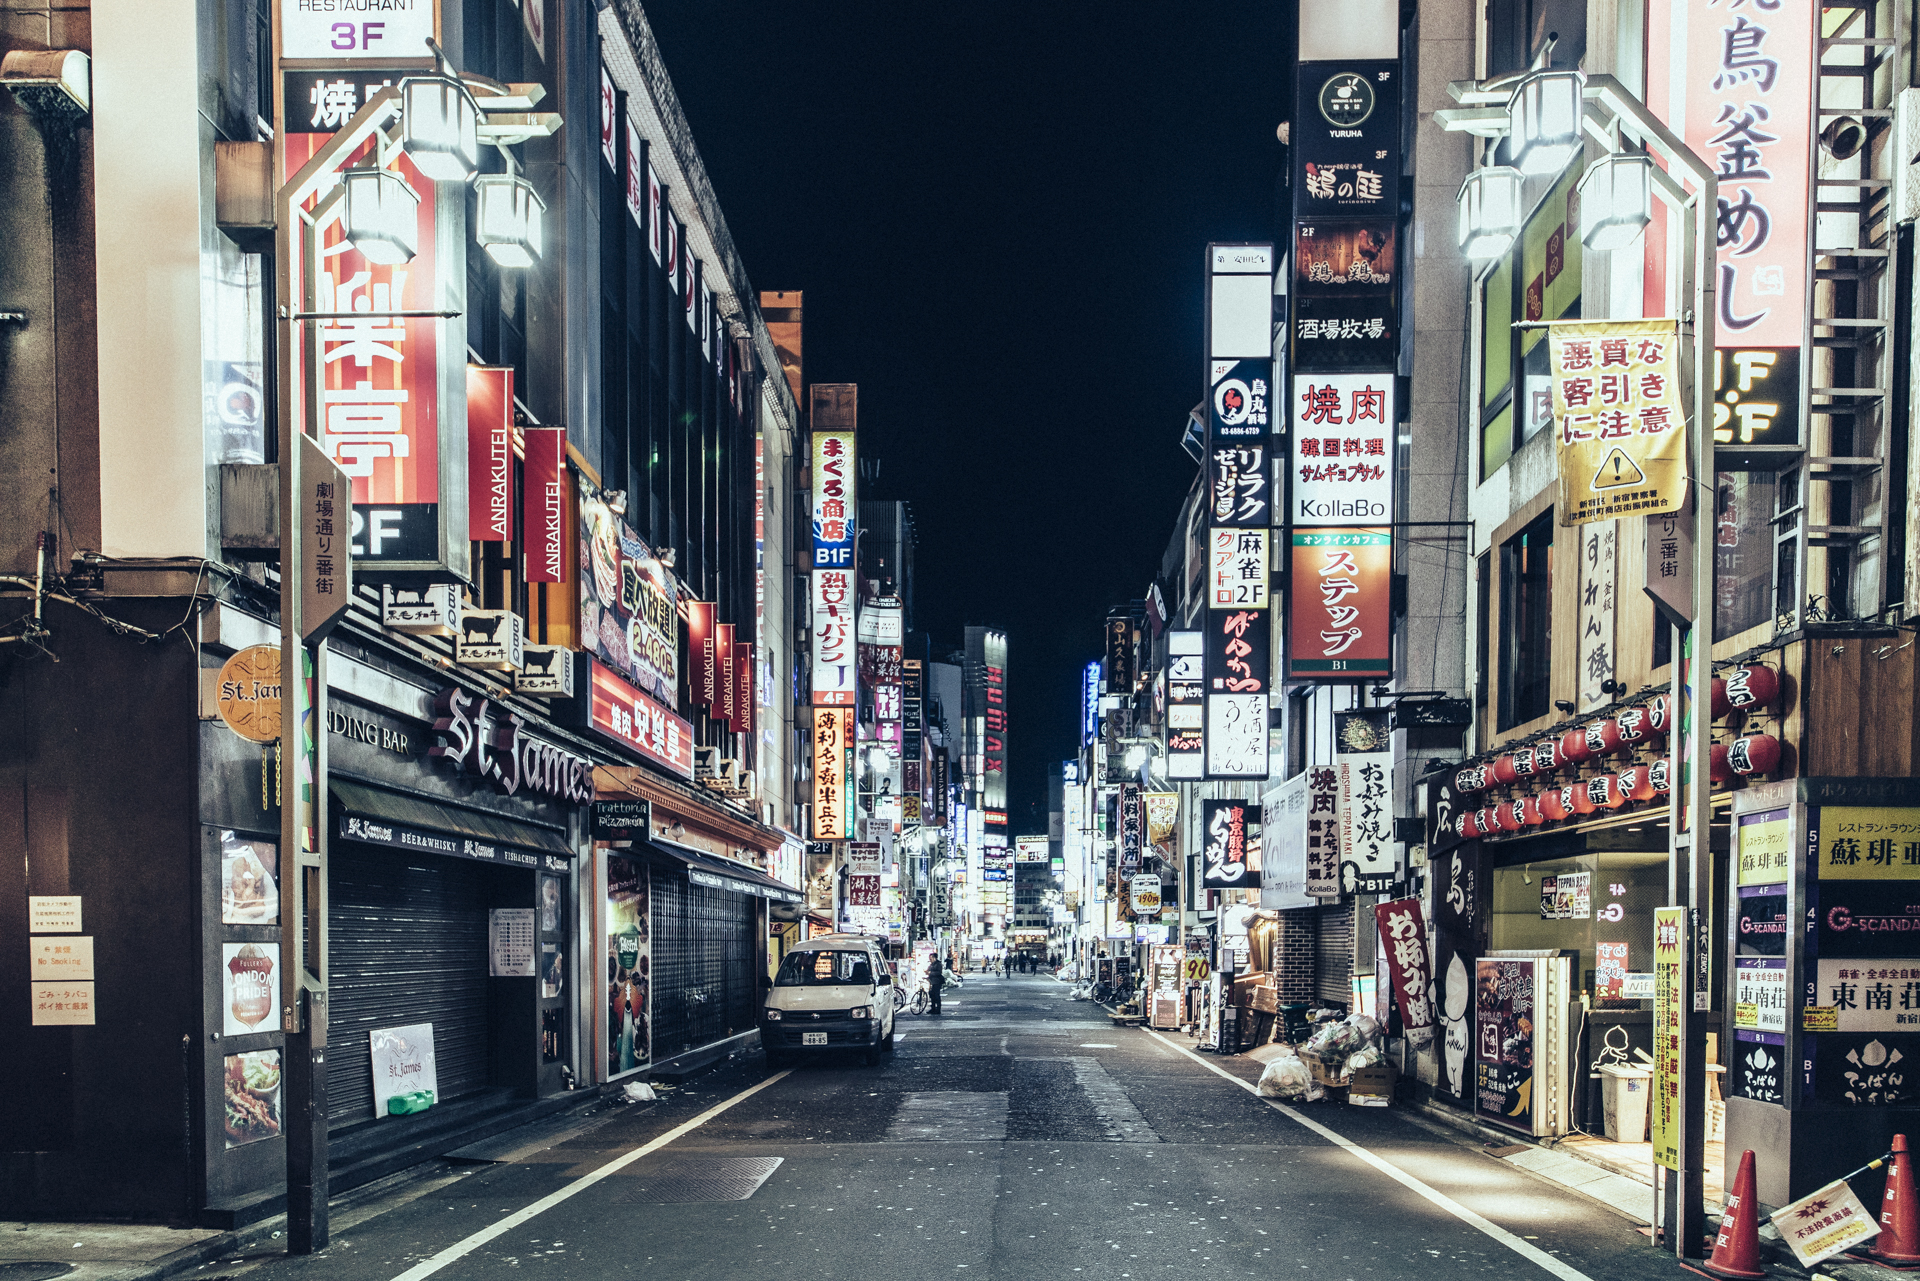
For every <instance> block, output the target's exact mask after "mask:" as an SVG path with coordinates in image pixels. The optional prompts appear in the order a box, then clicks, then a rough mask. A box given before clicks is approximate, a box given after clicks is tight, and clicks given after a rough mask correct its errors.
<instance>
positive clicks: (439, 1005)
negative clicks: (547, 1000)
mask: <svg viewBox="0 0 1920 1281" xmlns="http://www.w3.org/2000/svg"><path fill="white" fill-rule="evenodd" d="M328 862H329V866H328V882H329V883H328V891H329V894H328V897H329V900H330V904H331V906H330V909H329V912H328V916H327V920H328V924H329V925H330V926H331V930H332V934H331V938H330V940H329V942H330V948H329V950H330V956H329V958H328V959H329V961H330V962H331V968H332V979H333V982H332V987H331V992H330V994H329V999H328V1015H329V1023H328V1029H327V1041H328V1045H327V1119H328V1121H329V1123H330V1124H333V1125H344V1124H347V1123H350V1122H354V1121H365V1120H369V1119H371V1118H372V1117H373V1115H374V1113H373V1073H372V1067H371V1061H370V1060H369V1058H368V1045H367V1034H368V1033H369V1032H371V1031H372V1030H373V1029H374V1028H382V1027H405V1026H406V1025H408V1024H411V1023H431V1024H433V1056H434V1066H435V1071H436V1073H437V1075H438V1078H439V1097H440V1100H441V1101H443V1102H444V1101H446V1100H449V1099H456V1098H459V1097H460V1096H461V1095H463V1094H472V1093H474V1092H475V1091H478V1090H483V1089H485V1088H486V1087H487V1084H488V1043H487V1040H488V1038H487V1031H488V1026H487V1025H488V998H489V993H488V990H487V900H486V886H485V877H486V875H487V874H488V873H490V872H497V871H498V869H496V868H490V867H487V866H486V865H485V864H481V863H470V862H467V861H465V860H463V859H455V858H426V857H420V856H412V855H407V854H403V853H399V852H396V851H393V850H382V849H369V848H367V847H364V846H358V845H354V844H352V843H350V842H347V841H340V842H338V843H336V844H335V846H334V848H333V851H332V854H331V857H330V858H329V860H328Z"/></svg>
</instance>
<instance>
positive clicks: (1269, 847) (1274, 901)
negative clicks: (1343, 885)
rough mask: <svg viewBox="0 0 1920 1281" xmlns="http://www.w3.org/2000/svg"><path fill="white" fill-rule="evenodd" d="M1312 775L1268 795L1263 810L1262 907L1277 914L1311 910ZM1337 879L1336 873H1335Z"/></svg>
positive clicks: (1292, 780) (1300, 776)
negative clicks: (1309, 837)
mask: <svg viewBox="0 0 1920 1281" xmlns="http://www.w3.org/2000/svg"><path fill="white" fill-rule="evenodd" d="M1309 773H1310V772H1309V771H1302V772H1301V773H1299V774H1296V775H1294V776H1293V777H1292V778H1290V779H1288V780H1287V781H1286V782H1284V783H1282V784H1280V786H1279V787H1277V788H1275V789H1273V790H1272V791H1270V792H1268V793H1267V795H1266V797H1265V800H1264V803H1263V804H1262V806H1261V810H1260V906H1261V907H1263V908H1270V909H1274V910H1278V911H1285V910H1286V909H1288V908H1296V907H1312V906H1314V904H1315V902H1316V900H1315V899H1314V897H1313V896H1312V894H1310V893H1309V892H1308V890H1307V876H1308V873H1307V825H1308V823H1309V822H1311V821H1313V820H1312V819H1310V818H1309V816H1308V813H1307V810H1308V808H1309V807H1310V805H1311V804H1312V792H1311V790H1310V787H1309ZM1336 875H1337V869H1336Z"/></svg>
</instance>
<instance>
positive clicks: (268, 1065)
mask: <svg viewBox="0 0 1920 1281" xmlns="http://www.w3.org/2000/svg"><path fill="white" fill-rule="evenodd" d="M224 1077H225V1089H226V1133H227V1146H228V1147H230V1148H237V1147H242V1146H244V1145H246V1144H248V1143H258V1142H259V1141H260V1140H261V1139H271V1138H273V1137H274V1136H275V1135H277V1134H279V1133H280V1051H278V1050H255V1051H254V1052H253V1053H251V1054H229V1055H228V1056H227V1058H226V1072H225V1073H224Z"/></svg>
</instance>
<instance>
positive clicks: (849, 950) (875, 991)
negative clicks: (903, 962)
mask: <svg viewBox="0 0 1920 1281" xmlns="http://www.w3.org/2000/svg"><path fill="white" fill-rule="evenodd" d="M897 990H898V989H896V988H895V987H894V986H893V972H892V970H891V969H890V968H888V965H887V961H886V958H885V957H884V956H882V955H881V953H880V945H879V944H878V943H876V942H875V941H874V940H873V939H871V938H869V937H868V936H867V935H864V934H825V935H822V936H820V937H819V938H813V939H808V940H807V941H806V942H805V943H802V944H801V945H800V946H799V947H797V948H795V949H794V950H793V951H791V952H789V953H787V955H786V957H785V959H783V960H782V961H781V962H780V968H779V970H778V971H777V972H776V973H775V974H774V976H773V987H772V988H771V989H769V990H768V992H767V1001H766V1007H765V1008H764V1009H762V1010H761V1012H760V1044H761V1046H762V1048H764V1049H765V1050H766V1052H767V1066H768V1067H769V1068H778V1067H781V1066H783V1065H784V1064H785V1063H786V1062H787V1061H789V1060H790V1059H793V1058H796V1057H799V1056H801V1055H806V1054H813V1053H818V1052H820V1051H824V1050H860V1051H864V1052H865V1054H866V1058H867V1064H868V1066H872V1065H873V1064H875V1063H878V1062H879V1061H880V1052H881V1051H882V1050H891V1049H892V1048H893V1012H894V1004H895V994H896V992H897Z"/></svg>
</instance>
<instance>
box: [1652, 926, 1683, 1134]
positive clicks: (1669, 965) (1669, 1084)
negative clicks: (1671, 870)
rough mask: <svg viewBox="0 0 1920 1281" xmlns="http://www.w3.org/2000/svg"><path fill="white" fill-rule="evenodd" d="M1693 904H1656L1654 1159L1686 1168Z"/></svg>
mask: <svg viewBox="0 0 1920 1281" xmlns="http://www.w3.org/2000/svg"><path fill="white" fill-rule="evenodd" d="M1686 938H1687V909H1686V908H1684V907H1656V908H1654V909H1653V1100H1652V1104H1653V1119H1652V1126H1651V1129H1650V1133H1651V1134H1652V1135H1653V1159H1654V1160H1655V1161H1657V1162H1659V1163H1660V1164H1661V1165H1664V1166H1666V1167H1667V1168H1668V1169H1669V1170H1678V1169H1679V1168H1680V1018H1681V1004H1682V1002H1684V1001H1685V1000H1686V999H1687V948H1686Z"/></svg>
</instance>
